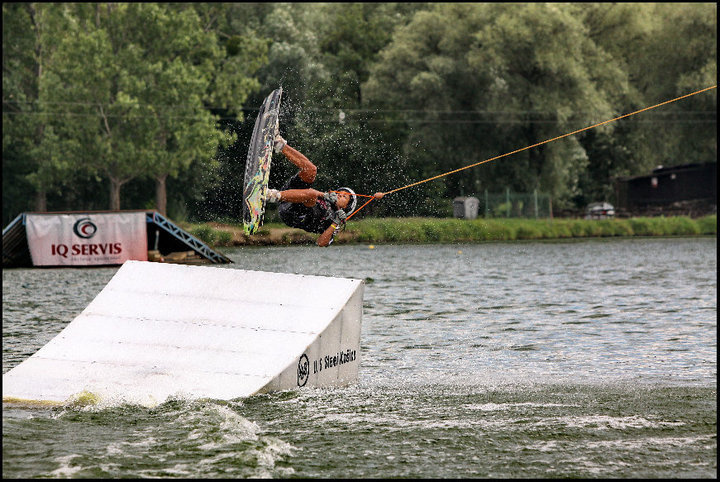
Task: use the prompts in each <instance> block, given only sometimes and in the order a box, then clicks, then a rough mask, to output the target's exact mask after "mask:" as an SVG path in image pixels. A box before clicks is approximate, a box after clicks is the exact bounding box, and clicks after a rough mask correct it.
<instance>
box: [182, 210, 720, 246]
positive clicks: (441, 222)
mask: <svg viewBox="0 0 720 482" xmlns="http://www.w3.org/2000/svg"><path fill="white" fill-rule="evenodd" d="M181 224H182V226H183V228H184V229H186V230H187V231H188V232H190V233H191V234H192V235H193V236H195V237H197V238H198V239H200V240H202V241H203V242H205V243H207V244H208V245H210V246H213V247H233V246H289V245H305V244H314V243H315V241H316V239H317V237H318V235H317V234H312V233H307V232H305V231H303V230H301V229H296V228H290V227H287V226H285V225H283V224H280V223H267V224H265V225H264V226H263V227H262V228H260V230H259V231H258V232H257V233H256V234H255V235H253V236H246V235H245V233H244V232H243V226H242V223H237V224H234V223H220V222H207V223H187V222H183V223H181ZM676 236H686V237H687V236H717V216H716V215H715V214H713V215H709V216H704V217H701V218H697V219H692V218H689V217H685V216H673V217H652V218H649V217H648V218H645V217H643V218H627V219H602V220H590V219H568V218H561V219H558V218H556V219H552V220H551V219H539V220H535V219H522V218H504V219H498V218H494V219H483V218H478V219H474V220H463V219H455V218H366V219H362V220H358V221H351V222H350V223H349V224H348V225H347V227H346V229H345V230H343V231H341V232H340V233H339V234H338V235H337V237H336V238H335V244H448V243H481V242H496V241H532V240H547V241H552V240H572V239H590V238H616V239H621V238H633V237H676Z"/></svg>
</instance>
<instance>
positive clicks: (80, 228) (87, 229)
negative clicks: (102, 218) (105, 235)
mask: <svg viewBox="0 0 720 482" xmlns="http://www.w3.org/2000/svg"><path fill="white" fill-rule="evenodd" d="M73 233H75V236H77V237H78V238H83V239H90V238H92V237H93V236H95V233H97V226H96V225H95V223H93V222H92V221H90V218H81V219H78V220H77V221H75V224H74V225H73Z"/></svg>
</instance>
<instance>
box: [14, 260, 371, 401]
mask: <svg viewBox="0 0 720 482" xmlns="http://www.w3.org/2000/svg"><path fill="white" fill-rule="evenodd" d="M363 289H364V284H363V282H362V281H361V280H354V279H342V278H330V277H322V276H305V275H293V274H280V273H266V272H259V271H245V270H239V269H227V268H217V267H199V266H183V265H174V264H162V263H151V262H142V261H127V262H126V263H125V264H124V265H123V266H122V267H121V268H120V269H119V270H118V272H117V273H116V274H115V276H114V277H113V278H112V279H111V280H110V282H109V283H108V284H107V286H105V288H104V289H103V290H102V291H101V292H100V293H99V294H98V296H97V297H96V298H95V299H94V300H93V301H92V302H91V303H90V304H89V305H88V306H87V308H85V310H84V311H83V312H82V313H81V314H80V315H79V316H78V317H77V318H75V319H74V320H73V321H72V322H71V323H70V324H69V325H68V326H67V327H65V329H64V330H63V331H62V332H60V333H59V334H58V335H57V336H56V337H55V338H53V339H52V340H51V341H50V342H49V343H48V344H47V345H45V346H44V347H42V348H41V349H40V350H38V351H37V352H36V353H35V354H34V355H32V356H31V357H30V358H28V359H27V360H25V361H23V362H22V363H20V364H19V365H18V366H16V367H14V368H13V369H12V370H10V371H8V372H7V373H6V374H4V375H3V386H2V392H3V402H12V401H29V402H44V403H65V402H67V401H69V400H72V399H73V398H74V397H77V396H78V395H79V394H81V393H84V392H89V393H91V394H93V395H94V396H96V397H99V398H100V399H101V400H103V399H111V400H120V401H123V402H128V403H141V404H156V403H162V402H163V401H164V400H166V399H167V398H168V397H170V396H177V397H193V398H196V397H199V398H214V399H225V400H227V399H233V398H237V397H246V396H250V395H253V394H255V393H260V392H266V391H273V390H285V389H293V388H297V387H303V386H307V387H326V386H343V385H347V384H349V383H352V382H354V381H355V380H356V379H357V374H358V367H359V365H360V325H361V319H362V298H363Z"/></svg>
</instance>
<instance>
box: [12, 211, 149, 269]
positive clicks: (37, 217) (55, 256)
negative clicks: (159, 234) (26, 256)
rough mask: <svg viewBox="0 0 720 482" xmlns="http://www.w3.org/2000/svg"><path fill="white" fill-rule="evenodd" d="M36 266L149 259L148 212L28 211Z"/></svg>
mask: <svg viewBox="0 0 720 482" xmlns="http://www.w3.org/2000/svg"><path fill="white" fill-rule="evenodd" d="M25 229H26V231H27V240H28V247H29V248H30V256H31V257H32V261H33V265H34V266H90V265H114V264H123V263H124V262H125V261H127V260H131V259H132V260H137V261H147V259H148V257H147V223H146V221H145V212H130V213H99V214H28V215H27V216H26V225H25Z"/></svg>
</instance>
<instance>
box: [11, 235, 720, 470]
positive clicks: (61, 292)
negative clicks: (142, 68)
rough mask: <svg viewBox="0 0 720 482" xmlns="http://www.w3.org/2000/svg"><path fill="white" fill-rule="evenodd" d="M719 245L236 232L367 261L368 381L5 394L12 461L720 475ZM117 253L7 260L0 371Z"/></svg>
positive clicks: (61, 320) (304, 257) (100, 277)
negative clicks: (30, 405) (99, 396)
mask: <svg viewBox="0 0 720 482" xmlns="http://www.w3.org/2000/svg"><path fill="white" fill-rule="evenodd" d="M716 243H717V239H716V238H675V239H622V240H584V241H579V242H553V243H542V242H528V243H521V242H513V243H487V244H472V245H440V246H437V245H428V246H425V245H423V246H408V245H401V246H392V245H382V246H377V247H375V249H370V248H369V247H368V246H365V245H357V246H333V247H331V248H327V249H321V248H316V247H311V246H300V247H271V248H237V249H227V250H223V252H224V253H225V254H227V255H228V256H229V257H230V258H231V259H233V261H235V264H234V265H232V267H234V268H239V269H252V270H262V271H273V272H287V273H303V274H313V275H323V276H340V277H348V278H357V279H364V280H365V281H366V288H365V297H364V315H363V326H362V340H361V351H362V354H361V367H360V374H359V380H358V383H357V384H355V385H353V386H351V387H349V388H343V389H300V390H296V391H287V392H281V393H275V394H269V395H260V396H254V397H250V398H247V399H240V400H234V401H217V400H171V401H168V402H166V403H164V404H161V405H159V406H157V407H154V408H145V407H140V406H133V405H120V406H93V407H71V406H66V407H59V408H52V409H51V408H47V409H27V408H20V407H11V406H3V462H2V463H3V477H6V478H11V477H20V478H23V477H170V478H171V477H206V478H212V477H217V478H220V477H222V478H226V477H275V478H283V477H289V478H292V477H318V478H351V477H372V478H384V477H418V478H419V477H445V478H447V477H492V478H510V477H519V478H535V477H538V478H549V477H553V478H554V477H574V478H576V477H581V478H584V477H591V478H595V477H609V478H629V477H636V478H646V477H647V478H665V477H668V478H679V477H715V478H716V477H717V455H716V452H717V402H716V395H717V360H716V359H717V247H716ZM225 267H227V266H225ZM116 271H117V269H116V268H95V269H53V270H28V269H14V270H4V271H3V373H4V372H6V371H8V370H9V369H10V368H12V367H13V366H15V365H17V364H18V363H19V362H20V361H22V360H24V359H25V358H26V357H28V356H29V355H31V354H32V353H34V352H35V351H36V350H37V349H39V348H40V347H42V346H43V345H44V344H45V343H47V342H48V341H49V340H51V339H52V338H53V337H54V336H55V335H56V334H57V333H58V332H59V331H60V330H61V329H62V328H63V327H64V326H66V325H67V323H69V322H70V321H72V320H73V319H74V318H75V316H77V315H78V314H79V313H80V312H81V311H82V310H83V309H84V308H85V307H86V306H87V304H88V303H89V302H90V301H91V300H92V299H93V298H94V297H95V296H96V295H97V293H98V292H100V290H101V289H102V288H103V287H104V286H105V284H106V283H107V282H108V281H109V280H110V278H111V277H112V276H113V274H114V273H115V272H116ZM318 296H322V294H321V293H318Z"/></svg>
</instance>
